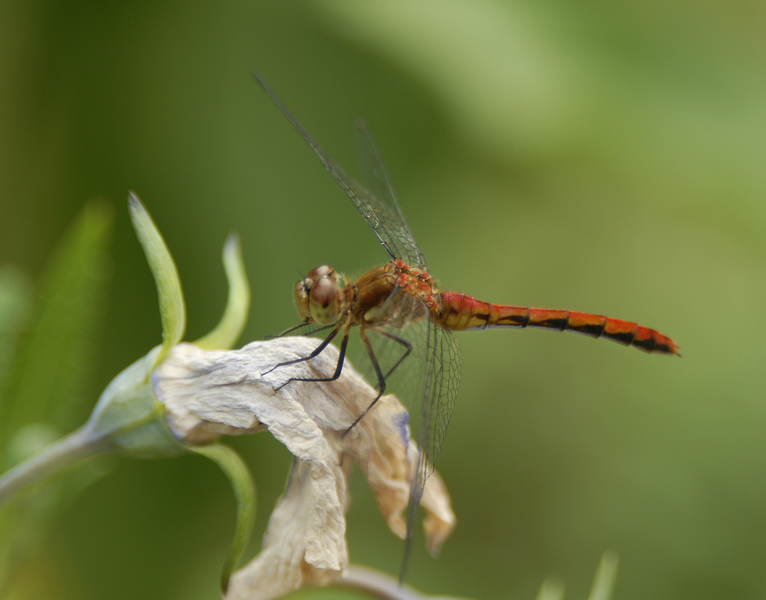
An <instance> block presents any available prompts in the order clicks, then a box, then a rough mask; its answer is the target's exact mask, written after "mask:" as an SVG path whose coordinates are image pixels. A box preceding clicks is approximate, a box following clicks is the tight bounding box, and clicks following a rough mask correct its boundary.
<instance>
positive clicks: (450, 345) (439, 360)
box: [399, 319, 460, 581]
mask: <svg viewBox="0 0 766 600" xmlns="http://www.w3.org/2000/svg"><path fill="white" fill-rule="evenodd" d="M422 329H423V331H424V332H425V336H426V343H425V345H424V353H425V357H426V359H425V361H424V365H423V368H424V371H423V386H422V390H423V396H422V404H421V413H420V423H419V427H418V462H417V467H416V469H415V472H414V473H413V474H412V483H411V486H410V503H409V507H408V511H407V538H406V541H405V547H404V559H403V560H402V568H401V571H400V573H399V581H404V577H405V574H406V570H407V564H408V561H409V553H410V547H411V544H412V531H413V527H414V525H415V516H416V514H417V511H418V506H420V500H421V498H422V497H423V489H424V487H425V484H426V479H428V476H429V475H430V474H431V473H433V470H434V463H435V461H436V459H437V457H438V456H439V452H440V451H441V447H442V443H443V442H444V437H445V436H446V434H447V426H448V425H449V422H450V419H451V418H452V409H453V408H454V407H455V399H456V398H457V391H458V387H459V385H460V347H459V345H458V342H457V339H455V336H453V335H452V332H450V331H447V330H445V329H442V328H441V327H440V326H439V325H438V324H437V323H434V322H433V321H431V320H430V319H429V320H428V321H427V322H426V323H425V324H424V326H423V327H422Z"/></svg>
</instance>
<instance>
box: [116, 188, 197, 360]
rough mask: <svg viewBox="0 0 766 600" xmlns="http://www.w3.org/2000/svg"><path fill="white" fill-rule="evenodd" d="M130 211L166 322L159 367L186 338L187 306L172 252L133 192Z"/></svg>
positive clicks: (161, 315)
mask: <svg viewBox="0 0 766 600" xmlns="http://www.w3.org/2000/svg"><path fill="white" fill-rule="evenodd" d="M128 208H129V209H130V218H131V219H132V221H133V227H134V228H135V229H136V235H137V236H138V241H139V242H140V244H141V247H142V248H143V249H144V254H146V260H147V262H148V263H149V268H150V269H151V271H152V275H153V276H154V282H155V284H156V285H157V296H158V299H159V303H160V318H161V320H162V350H161V351H160V353H159V354H158V355H157V360H156V362H155V365H156V364H157V363H159V362H160V361H161V360H162V359H163V358H165V356H166V355H167V353H168V351H170V349H171V348H172V347H173V346H175V345H176V344H177V343H178V342H180V341H181V339H182V338H183V336H184V331H186V306H185V304H184V295H183V291H182V290H181V280H180V278H179V277H178V269H177V268H176V263H175V262H174V261H173V257H172V256H171V254H170V250H168V247H167V244H165V240H164V239H163V238H162V235H161V234H160V232H159V229H157V225H155V224H154V221H153V220H152V217H151V216H150V215H149V213H148V212H147V210H146V208H145V207H144V205H143V204H142V203H141V200H139V198H138V196H136V195H135V194H134V193H133V192H130V195H129V197H128Z"/></svg>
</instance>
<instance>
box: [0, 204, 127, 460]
mask: <svg viewBox="0 0 766 600" xmlns="http://www.w3.org/2000/svg"><path fill="white" fill-rule="evenodd" d="M112 220H113V217H112V211H111V209H110V207H109V206H107V205H104V204H98V203H91V204H89V205H87V206H86V207H85V208H84V209H83V210H82V211H81V213H80V214H79V215H78V217H77V219H76V220H75V222H74V223H73V224H72V226H71V227H70V228H69V230H68V231H67V233H66V235H65V236H64V239H63V240H62V241H61V242H60V244H59V246H58V248H57V249H56V251H55V253H54V255H53V258H52V259H51V260H50V262H49V264H48V266H47V269H46V271H45V273H44V275H43V277H42V281H41V284H40V293H39V302H38V304H37V307H36V308H35V309H34V310H33V312H32V319H31V325H30V329H29V332H28V334H27V335H26V337H25V338H24V340H23V341H22V343H21V345H20V348H19V351H18V353H17V356H16V357H15V360H14V362H13V364H12V365H11V368H10V371H9V374H8V386H7V388H6V393H5V394H4V401H3V404H4V405H3V407H2V410H3V418H2V420H1V421H0V452H4V450H5V446H6V445H7V443H8V441H9V439H10V436H11V435H12V434H13V432H15V431H16V430H18V429H20V428H21V427H23V426H25V425H28V424H29V423H32V422H46V423H50V424H53V425H56V426H58V427H62V428H67V427H68V426H70V423H71V422H72V421H73V420H76V418H78V417H79V415H76V414H73V413H76V412H77V408H78V407H80V406H82V401H83V394H84V391H85V390H86V389H87V387H86V386H87V381H88V374H89V371H90V367H91V364H92V362H93V356H92V347H93V344H92V340H93V338H94V336H95V333H96V328H95V325H96V319H97V316H98V315H99V314H100V307H101V300H102V296H103V291H104V286H105V283H106V280H107V277H106V264H107V254H106V250H105V248H106V245H107V243H108V241H109V239H110V237H111V228H112Z"/></svg>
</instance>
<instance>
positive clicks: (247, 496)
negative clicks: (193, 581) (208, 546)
mask: <svg viewBox="0 0 766 600" xmlns="http://www.w3.org/2000/svg"><path fill="white" fill-rule="evenodd" d="M189 450H191V451H193V452H196V453H197V454H201V455H202V456H206V457H207V458H209V459H210V460H212V461H213V462H214V463H216V464H217V465H218V466H219V467H220V469H221V470H222V471H223V472H224V474H225V475H226V477H228V478H229V481H230V482H231V487H232V488H233V490H234V496H235V497H236V499H237V526H236V530H235V533H234V540H233V541H232V544H231V550H230V551H229V556H228V558H227V559H226V562H225V563H224V566H223V572H222V573H221V589H222V590H223V591H224V592H226V588H227V587H228V585H229V577H230V576H231V573H232V571H234V569H235V568H236V566H237V564H238V563H239V560H240V558H241V557H242V554H243V553H244V551H245V548H247V543H248V542H249V541H250V534H251V533H252V530H253V522H254V521H255V484H254V483H253V478H252V477H251V476H250V471H249V469H248V468H247V465H246V464H245V462H244V461H243V460H242V458H241V457H240V456H239V454H237V453H236V452H235V451H234V450H233V449H232V448H230V447H229V446H225V445H223V444H212V445H210V446H196V447H189Z"/></svg>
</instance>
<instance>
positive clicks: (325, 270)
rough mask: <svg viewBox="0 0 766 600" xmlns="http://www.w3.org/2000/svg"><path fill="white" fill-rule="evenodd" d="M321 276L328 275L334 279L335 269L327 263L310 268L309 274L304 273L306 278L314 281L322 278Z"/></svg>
mask: <svg viewBox="0 0 766 600" xmlns="http://www.w3.org/2000/svg"><path fill="white" fill-rule="evenodd" d="M322 277H328V278H330V279H333V280H335V279H336V278H337V277H336V275H335V269H333V268H332V267H331V266H329V265H319V266H318V267H316V268H315V269H311V271H309V274H308V275H306V279H312V280H314V281H316V280H317V279H322Z"/></svg>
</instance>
